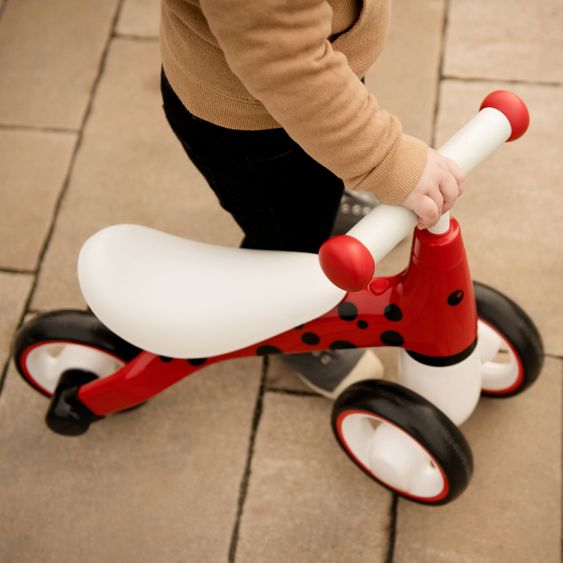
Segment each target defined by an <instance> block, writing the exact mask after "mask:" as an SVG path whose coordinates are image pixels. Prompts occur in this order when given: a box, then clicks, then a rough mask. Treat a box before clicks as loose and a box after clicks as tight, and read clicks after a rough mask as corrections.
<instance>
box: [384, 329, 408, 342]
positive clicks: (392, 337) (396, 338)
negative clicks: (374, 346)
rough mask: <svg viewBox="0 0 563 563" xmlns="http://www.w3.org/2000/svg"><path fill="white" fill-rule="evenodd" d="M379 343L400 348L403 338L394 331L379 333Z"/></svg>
mask: <svg viewBox="0 0 563 563" xmlns="http://www.w3.org/2000/svg"><path fill="white" fill-rule="evenodd" d="M380 338H381V342H383V344H385V345H386V346H402V345H403V343H404V339H403V337H402V336H401V335H400V334H399V333H398V332H395V331H394V330H386V331H385V332H382V333H381V336H380Z"/></svg>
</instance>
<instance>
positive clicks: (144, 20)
mask: <svg viewBox="0 0 563 563" xmlns="http://www.w3.org/2000/svg"><path fill="white" fill-rule="evenodd" d="M116 31H117V33H121V34H124V35H137V36H142V37H158V35H159V32H160V0H125V2H124V3H123V6H122V8H121V13H120V14H119V20H118V22H117V28H116Z"/></svg>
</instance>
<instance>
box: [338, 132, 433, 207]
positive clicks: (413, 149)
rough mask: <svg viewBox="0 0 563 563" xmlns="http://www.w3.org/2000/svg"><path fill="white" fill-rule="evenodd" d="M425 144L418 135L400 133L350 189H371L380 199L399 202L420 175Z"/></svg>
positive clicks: (425, 152) (424, 163)
mask: <svg viewBox="0 0 563 563" xmlns="http://www.w3.org/2000/svg"><path fill="white" fill-rule="evenodd" d="M427 148H428V147H427V145H426V143H424V142H423V141H421V140H420V139H417V138H415V137H411V136H410V135H401V136H400V137H399V138H398V141H397V143H396V144H395V145H394V146H393V148H392V149H391V150H390V151H389V152H388V153H387V155H386V156H385V158H384V159H383V160H382V161H381V163H380V164H379V165H378V166H377V167H375V168H374V169H373V170H372V171H371V172H370V173H369V174H368V175H367V176H366V177H365V178H364V179H363V180H362V181H361V182H360V183H359V184H356V185H354V186H352V187H350V189H354V190H363V191H367V192H371V193H372V194H374V195H375V197H376V198H377V199H378V200H379V201H381V202H382V203H388V204H391V205H398V204H400V203H401V202H402V201H403V200H404V199H405V198H406V197H407V196H408V195H409V194H410V192H411V191H412V189H413V188H414V187H415V185H416V183H417V182H418V180H419V179H420V176H421V175H422V171H423V170H424V167H425V165H426V155H427ZM347 187H348V186H347Z"/></svg>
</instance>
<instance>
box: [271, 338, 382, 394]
mask: <svg viewBox="0 0 563 563" xmlns="http://www.w3.org/2000/svg"><path fill="white" fill-rule="evenodd" d="M282 359H283V361H284V362H285V363H286V364H287V365H289V366H291V367H292V368H293V369H294V370H295V371H296V372H297V375H299V377H300V378H301V380H302V381H303V382H304V383H305V384H306V385H307V386H309V387H310V388H311V389H313V391H315V392H316V393H319V395H322V396H323V397H326V398H327V399H336V397H338V395H340V393H342V391H344V389H346V388H347V387H349V386H350V385H352V383H356V382H357V381H363V380H364V379H380V378H381V377H383V364H382V363H381V360H380V359H379V358H378V357H377V356H376V355H375V353H374V352H373V351H372V350H370V349H368V350H360V349H351V350H327V351H321V352H307V353H305V354H291V355H287V356H282Z"/></svg>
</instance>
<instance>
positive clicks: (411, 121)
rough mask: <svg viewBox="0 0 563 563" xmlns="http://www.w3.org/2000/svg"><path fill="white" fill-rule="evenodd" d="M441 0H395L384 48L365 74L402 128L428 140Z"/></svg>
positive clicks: (437, 65) (438, 52)
mask: <svg viewBox="0 0 563 563" xmlns="http://www.w3.org/2000/svg"><path fill="white" fill-rule="evenodd" d="M444 10H445V2H444V0H424V1H423V2H420V1H418V2H417V1H413V0H394V1H393V15H392V21H391V30H390V33H389V37H388V38H387V41H386V43H385V48H384V50H383V53H382V55H381V56H380V57H379V59H378V60H377V62H376V63H375V64H374V65H373V67H372V68H371V69H370V70H369V71H368V73H367V75H366V85H367V87H368V88H369V89H370V90H371V91H372V92H373V93H374V95H375V97H376V98H377V100H378V102H379V103H380V105H381V106H382V107H383V108H385V109H387V110H388V111H390V112H391V113H393V114H394V115H396V116H398V117H399V118H400V119H401V122H402V123H403V129H404V130H405V132H406V133H409V134H410V135H414V136H416V137H420V138H421V139H423V140H425V141H426V142H430V139H431V134H432V119H433V115H434V107H435V103H436V83H437V81H438V78H439V70H440V57H441V42H442V26H443V20H444Z"/></svg>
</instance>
